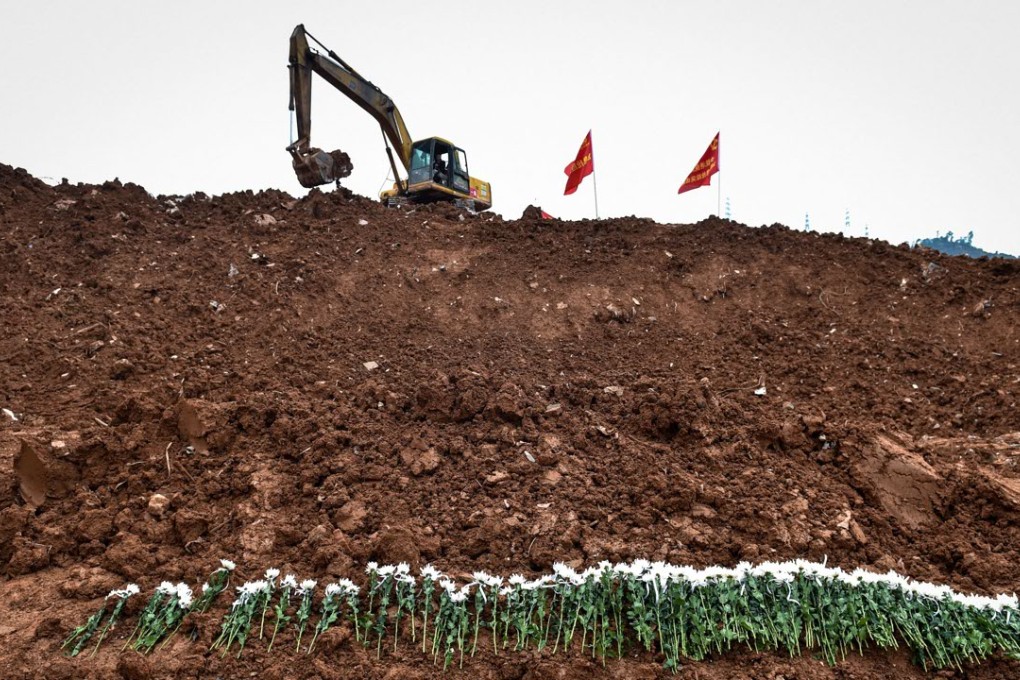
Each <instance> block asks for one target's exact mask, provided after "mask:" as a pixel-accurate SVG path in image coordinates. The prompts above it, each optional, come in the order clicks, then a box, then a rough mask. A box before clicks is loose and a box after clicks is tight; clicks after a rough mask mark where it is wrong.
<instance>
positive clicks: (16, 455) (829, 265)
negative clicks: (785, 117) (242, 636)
mask: <svg viewBox="0 0 1020 680" xmlns="http://www.w3.org/2000/svg"><path fill="white" fill-rule="evenodd" d="M1018 289H1020V264H1017V263H1015V262H1013V263H1011V262H1007V261H1001V260H977V261H975V260H966V259H959V258H950V257H944V256H941V255H939V254H937V253H934V252H931V251H926V250H910V249H908V248H906V247H902V246H901V247H893V246H890V245H888V244H885V243H882V242H879V241H869V240H864V239H846V238H842V237H840V236H831V235H819V234H806V233H799V232H795V231H791V230H789V229H787V228H785V227H782V226H779V225H773V226H771V227H761V228H757V229H751V228H748V227H746V226H743V225H739V224H736V223H733V222H729V221H725V220H718V219H709V220H706V221H703V222H701V223H698V224H692V225H660V224H656V223H654V222H651V221H649V220H644V219H638V218H624V219H614V220H603V221H598V222H591V221H581V222H560V221H555V220H541V219H534V218H532V217H525V218H523V219H521V220H518V221H506V220H503V219H501V218H500V217H498V216H492V215H490V214H483V215H479V216H467V215H462V214H460V213H458V212H456V211H455V210H453V209H452V208H447V207H425V208H420V207H419V208H418V209H417V210H405V211H398V210H388V209H385V208H384V207H382V206H381V205H379V204H378V203H376V202H374V201H371V200H368V199H365V198H361V197H357V196H351V195H350V194H348V193H346V192H344V191H342V190H341V191H338V192H332V193H320V192H318V191H312V192H311V193H310V194H309V195H308V196H306V197H304V198H301V199H294V198H292V197H291V196H288V195H286V194H284V193H281V192H277V191H265V192H259V193H252V192H244V193H238V194H229V195H224V196H218V197H208V196H205V195H201V194H197V195H193V196H188V197H173V198H169V197H163V196H160V197H152V196H150V195H149V194H147V193H146V192H145V190H144V189H142V188H141V187H139V186H136V185H132V184H121V183H120V182H118V181H116V180H115V181H112V182H107V183H105V184H103V185H101V186H91V185H89V186H85V185H76V186H75V185H70V184H64V185H61V186H57V187H49V186H47V185H45V184H43V183H42V182H39V181H38V180H36V179H34V178H32V177H31V176H29V175H27V174H26V173H25V172H24V171H19V170H14V169H12V168H10V167H8V166H3V165H0V318H2V319H3V324H2V328H0V359H2V361H0V407H3V408H7V409H10V410H11V411H13V412H14V413H15V414H16V416H17V417H18V420H17V421H14V420H12V419H11V418H9V417H7V416H4V415H0V484H2V490H0V590H2V592H3V597H0V676H2V677H4V678H23V677H24V678H28V677H33V678H34V677H39V678H78V677H86V676H88V677H97V678H98V677H103V678H105V677H126V678H149V677H207V676H212V675H221V676H229V677H240V676H242V675H243V676H247V675H249V674H251V675H261V676H262V677H328V678H333V677H386V678H417V677H429V678H433V677H451V678H476V677H479V678H494V679H495V678H499V679H507V680H509V679H511V678H526V679H528V680H537V679H539V678H564V679H571V678H588V677H626V678H654V677H660V676H663V675H664V673H663V672H662V671H661V669H660V668H659V662H658V661H657V660H656V659H655V658H652V657H651V656H641V655H638V656H635V657H632V658H627V659H624V660H617V661H610V662H609V663H608V665H607V667H606V668H603V667H602V666H601V665H598V664H594V663H592V662H591V661H589V660H587V659H584V658H582V657H580V656H578V655H573V656H563V655H560V656H557V657H549V656H548V655H546V656H536V655H530V656H529V655H508V656H505V657H500V658H498V659H497V658H494V657H493V656H492V655H491V654H482V655H480V656H479V657H476V658H475V659H470V660H468V661H467V662H465V665H464V669H463V670H462V671H453V672H450V673H449V674H448V675H447V676H443V674H442V673H441V672H440V671H439V670H437V669H434V668H433V667H432V665H431V662H430V660H428V659H425V658H423V657H422V656H421V655H419V654H415V653H414V652H413V650H411V649H410V648H408V649H406V650H402V651H400V652H398V653H397V654H396V655H393V654H392V653H391V654H384V655H383V657H382V659H381V660H379V661H377V660H376V659H375V655H374V653H372V652H369V651H366V650H364V649H362V648H361V647H360V646H358V645H354V644H351V643H350V642H349V641H346V640H345V639H344V634H345V631H343V630H339V631H337V632H336V636H335V639H334V640H333V641H332V643H330V641H329V640H327V641H326V642H325V644H324V645H323V651H322V652H316V654H315V655H313V657H296V656H294V655H293V654H292V652H290V651H289V649H288V648H287V646H286V645H283V646H281V647H279V648H278V649H274V652H273V654H272V656H267V655H265V653H264V646H260V645H255V646H254V647H253V648H252V649H251V650H250V651H247V650H246V653H245V655H244V657H243V658H242V659H240V660H237V659H234V658H232V657H227V658H226V659H221V658H220V657H219V656H217V655H210V654H208V652H206V648H207V645H202V644H197V643H190V642H187V641H185V640H183V639H181V640H175V641H174V642H173V643H172V645H171V647H170V648H169V649H166V650H163V651H162V652H158V653H156V654H153V655H152V656H151V657H148V658H143V657H140V656H137V655H135V654H131V653H121V652H120V644H117V639H118V638H120V639H122V638H123V636H124V635H126V632H125V631H119V632H117V633H116V634H115V635H114V637H113V639H111V640H110V642H109V644H106V645H104V647H103V648H102V649H101V650H100V652H99V653H98V654H97V655H96V656H95V657H93V658H91V659H75V660H69V659H65V658H64V657H62V656H61V655H60V653H59V651H58V646H59V643H60V640H61V638H62V636H64V635H65V634H66V633H67V632H68V630H69V629H70V628H71V627H73V626H74V625H76V624H77V623H80V622H81V621H82V620H83V619H84V618H85V617H86V616H87V615H88V614H89V613H90V612H91V611H93V610H94V609H95V608H96V606H97V604H98V602H99V598H101V597H102V596H103V595H104V594H105V593H106V592H107V591H108V590H110V589H112V588H115V587H120V586H122V585H123V584H124V583H125V581H136V582H138V583H139V584H140V585H141V586H142V588H143V592H146V591H148V592H151V590H152V588H153V587H154V586H155V585H156V584H157V583H158V582H159V581H161V580H164V579H166V580H174V581H176V580H186V581H188V582H190V583H197V582H200V581H201V579H203V578H204V577H205V576H206V575H207V574H208V572H209V571H210V570H211V569H212V568H213V567H214V566H216V564H217V560H218V558H220V557H228V558H232V559H235V560H237V561H238V562H239V569H238V577H239V578H241V579H243V578H250V577H253V576H255V575H256V574H258V573H260V572H261V571H262V570H264V569H265V568H266V567H269V566H278V567H281V568H282V569H284V570H285V571H293V572H294V573H295V574H297V575H298V577H299V578H305V577H312V578H319V579H328V578H331V577H340V576H359V575H360V571H361V569H363V567H364V564H365V562H366V561H368V560H370V559H377V560H379V561H382V562H390V561H397V560H406V561H409V562H412V563H413V564H414V565H416V566H417V565H421V564H423V563H425V562H427V561H430V562H434V563H435V564H436V565H437V566H438V567H440V568H441V569H444V570H447V571H449V572H453V573H462V572H469V571H471V570H475V569H485V570H489V571H493V572H495V573H500V574H509V573H511V572H516V571H521V572H524V573H526V574H527V573H534V572H539V571H547V570H548V569H549V568H550V566H551V564H552V562H553V561H556V560H563V561H566V562H568V563H573V564H582V563H584V564H590V563H593V562H596V561H598V560H601V559H609V560H626V559H632V558H635V557H647V558H650V559H664V560H668V561H671V562H674V563H685V564H692V565H696V566H705V565H708V564H713V563H722V564H726V565H732V564H733V563H735V562H737V561H739V560H750V561H761V560H765V559H783V558H794V557H802V558H806V559H812V560H822V559H826V558H827V559H828V561H829V563H830V564H837V565H840V566H843V567H844V568H848V569H852V568H854V567H857V566H861V565H869V566H871V567H874V568H876V569H882V570H884V569H890V568H891V569H896V570H898V571H900V572H901V573H904V574H907V575H909V576H912V577H914V578H917V579H926V580H933V581H937V582H940V583H948V584H950V585H952V586H954V587H956V588H958V589H961V590H965V591H973V592H979V593H991V592H1001V591H1012V590H1014V589H1016V588H1017V583H1018V580H1020V475H1018V473H1017V468H1016V462H1017V459H1018V457H1020V432H1018V430H1020V424H1018V423H1020V421H1018V417H1017V398H1018V394H1020V324H1018V319H1020V290H1018ZM369 362H373V363H369ZM366 365H367V366H366ZM762 386H763V387H765V388H766V390H767V393H766V394H765V395H761V396H758V395H756V394H755V390H756V389H757V388H759V387H762ZM532 460H533V461H534V462H532ZM155 494H161V495H162V496H164V497H165V498H166V499H167V500H168V503H160V502H159V499H156V501H155V502H151V503H150V501H152V497H153V495H155ZM138 599H141V598H138ZM226 599H227V598H223V600H224V601H221V602H220V606H219V607H218V608H217V609H216V610H215V615H214V616H211V617H209V618H207V619H206V620H205V622H204V624H203V630H202V635H203V636H204V637H206V638H211V635H212V633H213V631H214V629H215V628H216V626H217V622H218V619H219V615H220V614H221V613H222V610H223V608H224V606H225V600H226ZM133 604H134V607H135V608H136V609H137V607H139V606H140V604H141V602H135V603H133ZM922 675H923V673H922V672H921V671H920V670H918V669H917V668H914V667H913V666H911V664H910V660H909V658H908V656H907V655H906V654H899V655H890V654H882V653H877V652H867V653H866V654H865V655H863V656H854V657H852V658H849V659H847V660H846V661H845V662H844V663H842V664H840V665H839V666H837V667H836V668H829V667H827V666H825V665H824V664H823V663H822V662H820V661H818V660H814V659H811V658H799V659H792V660H791V659H784V658H781V657H778V656H775V655H770V654H754V653H751V652H738V653H733V654H728V655H725V656H723V657H720V658H716V659H714V660H712V661H709V662H704V663H697V664H689V665H687V666H685V668H684V669H683V670H682V672H681V673H680V677H683V678H711V679H721V678H780V677H782V678H787V679H789V678H872V677H890V676H897V677H902V678H908V677H920V676H922ZM1018 675H1020V664H1018V663H1016V662H1009V661H1006V660H995V661H992V662H990V663H986V664H983V665H981V666H975V667H970V668H966V669H964V670H963V671H957V672H955V674H954V673H953V672H950V673H949V674H948V677H971V678H1013V677H1017V676H1018Z"/></svg>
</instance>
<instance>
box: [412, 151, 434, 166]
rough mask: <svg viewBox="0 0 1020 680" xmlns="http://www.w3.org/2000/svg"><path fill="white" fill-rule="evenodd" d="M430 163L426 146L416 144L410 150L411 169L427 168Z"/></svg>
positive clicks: (430, 158)
mask: <svg viewBox="0 0 1020 680" xmlns="http://www.w3.org/2000/svg"><path fill="white" fill-rule="evenodd" d="M431 164H432V155H431V154H430V153H429V149H428V147H427V146H417V147H415V148H414V149H412V150H411V169H412V170H417V169H419V168H427V167H429V165H431Z"/></svg>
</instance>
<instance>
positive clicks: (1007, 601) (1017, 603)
mask: <svg viewBox="0 0 1020 680" xmlns="http://www.w3.org/2000/svg"><path fill="white" fill-rule="evenodd" d="M130 587H131V586H128V588H130ZM995 599H996V600H997V601H998V602H999V604H1000V605H1002V607H1003V608H1004V609H1017V608H1018V607H1020V600H1018V599H1017V596H1016V595H1015V594H1013V595H1007V594H1005V593H1002V594H1001V595H996V596H995Z"/></svg>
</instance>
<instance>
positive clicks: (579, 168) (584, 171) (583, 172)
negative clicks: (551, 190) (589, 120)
mask: <svg viewBox="0 0 1020 680" xmlns="http://www.w3.org/2000/svg"><path fill="white" fill-rule="evenodd" d="M594 170H595V159H594V158H593V157H592V155H591V130H589V131H588V134H587V135H586V136H585V138H584V143H583V144H581V148H580V149H579V150H578V152H577V158H575V159H574V162H573V163H571V164H570V165H568V166H567V167H565V168H564V169H563V172H564V173H566V175H567V188H566V189H564V190H563V195H564V196H567V195H569V194H572V193H574V192H575V191H577V187H579V186H580V185H581V180H582V179H584V178H585V177H587V176H588V175H590V174H591V173H592V172H593V171H594Z"/></svg>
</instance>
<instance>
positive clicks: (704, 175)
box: [677, 132, 719, 194]
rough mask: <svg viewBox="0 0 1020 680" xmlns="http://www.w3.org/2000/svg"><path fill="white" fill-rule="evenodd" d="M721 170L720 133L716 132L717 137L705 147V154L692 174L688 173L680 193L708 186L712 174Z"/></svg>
mask: <svg viewBox="0 0 1020 680" xmlns="http://www.w3.org/2000/svg"><path fill="white" fill-rule="evenodd" d="M717 172H719V133H718V132H717V133H715V139H713V140H712V143H711V144H709V145H708V148H707V149H705V153H704V155H702V157H701V160H700V161H698V164H697V165H695V166H694V169H693V170H691V174H689V175H687V179H685V180H684V183H683V184H681V185H680V190H679V191H677V193H678V194H682V193H683V192H685V191H690V190H691V189H697V188H698V187H707V186H709V185H710V184H712V175H714V174H715V173H717Z"/></svg>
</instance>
